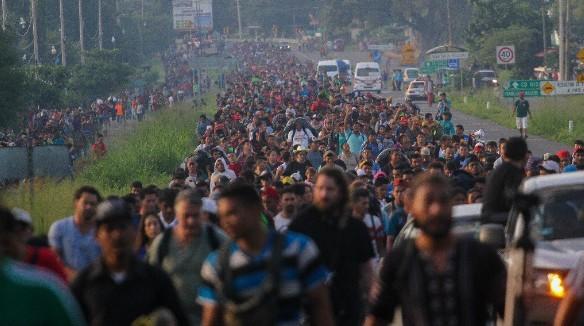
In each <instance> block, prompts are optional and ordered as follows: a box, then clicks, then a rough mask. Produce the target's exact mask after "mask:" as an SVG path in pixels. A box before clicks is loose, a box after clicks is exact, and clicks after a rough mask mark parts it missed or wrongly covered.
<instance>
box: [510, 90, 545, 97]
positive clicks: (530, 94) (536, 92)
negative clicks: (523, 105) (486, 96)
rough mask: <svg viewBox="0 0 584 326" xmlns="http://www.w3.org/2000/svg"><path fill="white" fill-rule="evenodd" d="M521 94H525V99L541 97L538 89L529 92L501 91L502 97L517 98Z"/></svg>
mask: <svg viewBox="0 0 584 326" xmlns="http://www.w3.org/2000/svg"><path fill="white" fill-rule="evenodd" d="M521 92H524V93H525V97H537V96H541V92H540V90H539V89H530V90H522V89H504V90H503V97H519V93H521Z"/></svg>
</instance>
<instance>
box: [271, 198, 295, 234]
mask: <svg viewBox="0 0 584 326" xmlns="http://www.w3.org/2000/svg"><path fill="white" fill-rule="evenodd" d="M280 206H281V207H282V211H280V212H279V213H278V214H277V215H276V216H274V227H275V229H276V231H279V232H286V230H287V229H288V225H290V222H292V217H294V214H296V208H297V207H298V200H297V199H296V191H295V189H294V188H292V187H286V188H284V189H283V190H282V191H281V193H280Z"/></svg>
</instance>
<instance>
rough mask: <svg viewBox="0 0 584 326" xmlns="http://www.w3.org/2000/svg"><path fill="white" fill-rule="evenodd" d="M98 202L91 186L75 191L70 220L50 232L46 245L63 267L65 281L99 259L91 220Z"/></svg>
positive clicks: (98, 197) (99, 199)
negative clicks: (55, 254) (73, 208)
mask: <svg viewBox="0 0 584 326" xmlns="http://www.w3.org/2000/svg"><path fill="white" fill-rule="evenodd" d="M100 201H101V196H100V194H99V192H98V191H97V189H95V188H93V187H90V186H83V187H81V188H79V189H77V191H75V195H74V207H75V211H74V213H73V216H70V217H67V218H64V219H61V220H58V221H56V222H55V223H53V224H52V225H51V228H50V229H49V234H48V238H49V245H50V246H51V248H52V249H53V250H54V251H55V252H56V253H57V255H58V256H59V258H61V261H62V262H63V265H65V273H66V274H67V277H68V279H72V278H73V277H74V276H75V274H76V273H77V272H78V271H79V270H81V269H83V268H85V267H87V266H88V265H89V264H91V263H92V262H93V261H95V260H96V259H97V258H98V257H99V254H100V250H99V246H98V245H97V242H95V236H94V235H95V222H94V217H95V209H96V207H97V205H98V204H99V202H100Z"/></svg>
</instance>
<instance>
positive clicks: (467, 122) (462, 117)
mask: <svg viewBox="0 0 584 326" xmlns="http://www.w3.org/2000/svg"><path fill="white" fill-rule="evenodd" d="M293 54H294V55H295V56H296V57H298V58H299V59H301V60H304V61H306V60H310V61H312V62H317V61H318V60H320V54H319V53H318V52H298V51H296V50H295V51H293ZM333 57H337V58H338V59H347V60H351V63H352V64H355V63H357V62H360V61H370V58H369V54H368V53H367V52H362V51H345V52H330V53H329V56H328V58H329V59H331V58H333ZM381 94H382V95H385V96H391V97H393V99H394V100H393V102H394V103H396V100H397V101H402V100H403V98H404V94H403V92H393V91H391V90H387V89H386V90H384V91H382V93H381ZM469 96H471V95H469ZM416 104H417V105H418V106H419V107H420V109H421V110H422V113H426V112H431V113H435V112H436V111H435V109H430V107H429V106H428V105H427V104H426V103H425V102H416ZM509 119H513V118H512V117H509ZM452 122H453V123H454V124H455V125H456V124H461V125H463V126H464V129H465V130H466V131H471V130H478V129H483V130H484V131H485V136H486V139H488V140H495V141H497V140H498V139H499V138H508V137H511V136H519V131H517V130H514V129H509V128H506V127H503V126H501V125H498V124H497V123H495V122H492V121H489V120H485V119H481V118H477V117H474V116H471V115H469V114H466V113H463V112H461V111H458V110H456V108H454V109H453V110H452ZM527 143H528V145H529V149H530V150H531V151H532V152H533V154H534V155H537V156H542V155H543V154H544V153H555V152H557V151H559V150H560V149H568V150H569V149H570V148H569V146H566V145H564V144H561V143H558V142H554V141H551V140H547V139H544V138H542V137H539V136H536V135H529V138H528V139H527Z"/></svg>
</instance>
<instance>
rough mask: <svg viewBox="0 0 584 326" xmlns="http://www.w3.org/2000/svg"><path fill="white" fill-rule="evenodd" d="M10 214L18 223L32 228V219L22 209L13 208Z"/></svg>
mask: <svg viewBox="0 0 584 326" xmlns="http://www.w3.org/2000/svg"><path fill="white" fill-rule="evenodd" d="M12 214H13V215H14V217H15V218H16V220H17V221H18V222H22V223H25V224H28V225H30V226H32V218H31V217H30V214H29V213H28V212H27V211H25V210H24V209H22V208H18V207H14V208H13V209H12Z"/></svg>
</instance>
